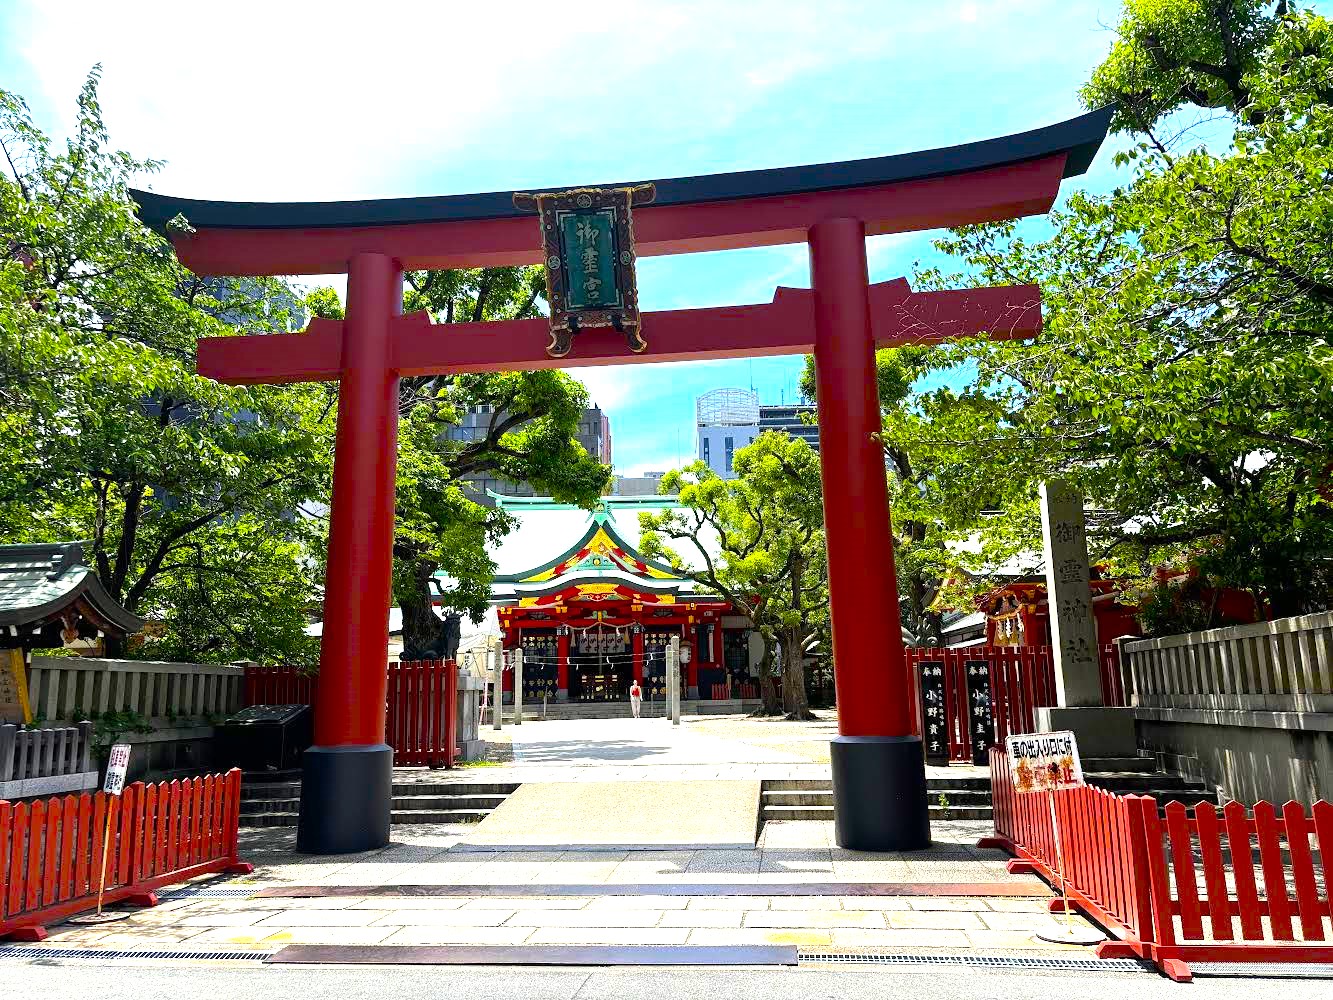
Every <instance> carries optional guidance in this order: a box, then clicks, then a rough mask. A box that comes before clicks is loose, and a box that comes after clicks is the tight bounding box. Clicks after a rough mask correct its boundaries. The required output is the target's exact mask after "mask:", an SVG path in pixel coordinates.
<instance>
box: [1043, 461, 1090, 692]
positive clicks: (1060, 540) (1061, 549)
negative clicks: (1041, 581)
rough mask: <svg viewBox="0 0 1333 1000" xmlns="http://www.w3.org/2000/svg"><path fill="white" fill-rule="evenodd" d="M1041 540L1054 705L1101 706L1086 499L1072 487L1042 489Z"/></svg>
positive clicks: (1059, 484) (1058, 484) (1061, 484)
mask: <svg viewBox="0 0 1333 1000" xmlns="http://www.w3.org/2000/svg"><path fill="white" fill-rule="evenodd" d="M1041 535H1042V547H1043V549H1044V552H1045V556H1046V599H1047V604H1048V607H1049V608H1050V616H1051V648H1052V653H1053V655H1054V658H1055V691H1056V700H1057V701H1058V702H1059V704H1060V705H1061V706H1062V707H1075V706H1087V705H1100V704H1101V703H1102V691H1101V680H1100V677H1099V673H1098V665H1097V626H1096V622H1095V619H1094V618H1093V614H1092V591H1091V589H1090V588H1089V586H1088V579H1089V574H1088V536H1087V530H1086V526H1085V523H1084V520H1083V497H1082V495H1081V494H1079V493H1078V492H1077V491H1075V490H1074V489H1073V488H1072V487H1071V486H1070V485H1069V484H1068V483H1065V482H1062V481H1060V480H1052V481H1051V482H1046V483H1042V484H1041Z"/></svg>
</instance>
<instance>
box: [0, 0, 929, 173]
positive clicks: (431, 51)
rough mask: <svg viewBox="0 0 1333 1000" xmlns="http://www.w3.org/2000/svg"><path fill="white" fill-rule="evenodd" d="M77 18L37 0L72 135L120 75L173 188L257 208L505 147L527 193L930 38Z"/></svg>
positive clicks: (435, 16) (189, 15) (242, 16)
mask: <svg viewBox="0 0 1333 1000" xmlns="http://www.w3.org/2000/svg"><path fill="white" fill-rule="evenodd" d="M127 6H130V7H132V8H133V12H132V13H128V14H127V11H126V7H127ZM58 11H59V13H58V14H57V13H56V8H52V7H51V6H50V5H48V4H41V3H38V2H36V0H29V2H28V4H27V6H26V7H25V8H22V9H21V10H20V12H19V14H18V15H17V18H18V20H19V25H18V31H17V32H16V36H17V38H19V39H21V41H19V42H18V51H19V53H20V55H21V57H22V58H23V60H24V61H25V62H26V63H27V68H28V70H29V72H30V73H31V74H32V76H33V77H35V79H36V80H37V82H38V85H39V86H40V88H41V91H42V96H43V98H44V99H45V101H46V102H47V103H48V104H49V105H50V106H51V107H53V108H56V109H58V110H59V112H60V113H61V114H62V115H65V116H66V117H65V120H64V124H65V125H66V126H68V125H69V124H70V118H69V115H70V108H71V106H72V99H73V95H74V94H75V92H76V91H77V88H78V86H79V84H80V83H81V82H82V79H83V77H84V75H85V74H86V73H87V71H88V69H89V68H90V67H91V66H92V65H93V64H94V63H97V62H102V63H104V74H105V75H104V84H103V89H102V98H103V101H102V103H103V107H104V109H105V113H106V116H107V119H108V122H109V124H110V125H111V127H112V132H113V137H114V140H115V142H116V143H117V145H118V146H121V147H123V148H127V149H130V150H131V151H133V152H136V153H140V154H142V155H152V156H158V157H163V158H165V159H166V160H167V161H168V165H167V167H166V169H165V171H164V172H163V173H162V174H161V175H160V176H159V177H158V178H157V180H156V181H155V184H154V186H155V188H156V189H158V190H162V191H167V192H169V193H173V194H181V195H186V196H193V197H205V198H228V199H256V200H283V199H302V200H313V199H336V198H360V197H377V196H389V195H393V194H405V193H406V194H413V193H440V192H437V191H435V190H426V191H422V190H416V189H415V187H414V185H413V179H414V178H419V177H420V176H421V175H422V172H423V171H426V172H428V173H429V172H431V171H432V170H433V171H434V172H436V173H440V174H443V175H444V176H446V177H447V176H449V175H450V174H451V173H454V171H453V169H452V167H453V164H454V162H455V161H457V160H458V159H459V154H460V153H461V152H462V151H463V150H465V149H466V150H468V151H469V154H470V155H472V154H475V153H476V152H477V151H478V147H483V146H484V145H485V144H486V142H487V140H488V139H490V140H494V141H495V143H496V146H497V149H502V150H503V151H504V152H505V153H507V154H511V155H509V156H508V159H507V163H508V166H507V167H506V172H507V174H508V175H509V176H507V177H506V178H504V179H497V181H496V183H494V184H488V185H485V186H484V188H483V189H487V190H494V189H497V188H499V189H503V188H504V187H505V186H508V185H514V184H517V183H519V181H517V180H516V179H515V178H517V176H518V175H519V174H521V173H523V172H524V168H525V162H524V161H525V160H526V161H527V163H533V162H534V160H533V157H532V154H533V153H534V152H537V151H538V150H540V151H541V152H542V153H545V151H546V150H548V149H550V148H557V149H558V148H560V147H561V145H562V144H567V148H570V149H571V151H572V152H575V153H578V152H579V149H578V146H579V145H580V144H581V145H583V146H585V147H586V146H587V144H588V143H590V142H593V143H595V145H596V146H597V147H598V155H599V156H600V158H601V160H602V162H603V163H604V164H605V167H604V169H614V168H615V166H616V165H617V163H618V161H619V162H620V163H623V164H624V165H626V166H629V165H631V164H632V163H633V160H634V156H633V154H632V146H633V144H632V143H625V144H621V143H618V142H617V133H618V132H619V133H631V134H632V133H633V132H635V131H636V130H649V131H652V130H655V131H658V132H660V133H662V134H666V135H670V134H672V133H677V134H680V135H682V136H684V135H686V134H687V133H688V134H690V135H691V136H697V135H699V134H707V133H708V132H710V131H712V130H715V129H718V128H725V126H726V125H727V123H729V122H730V121H732V120H734V118H735V116H736V115H737V114H739V113H740V112H741V110H742V109H743V108H744V107H746V106H747V105H748V104H749V103H750V102H752V101H754V100H757V99H759V98H760V97H762V95H763V92H764V91H766V90H768V89H770V88H772V87H775V86H778V85H780V84H783V83H786V82H789V81H790V80H791V79H792V78H793V77H796V76H799V75H801V74H803V73H808V72H812V71H814V70H817V69H819V68H821V67H826V66H829V65H830V64H845V63H847V62H849V61H851V60H855V59H858V58H868V57H870V56H872V55H875V56H877V57H882V56H883V55H884V54H885V50H892V49H894V48H896V47H897V46H899V45H900V44H901V42H902V39H903V36H904V34H905V30H906V31H910V30H911V28H910V27H908V28H907V29H904V26H903V25H902V23H901V22H900V20H899V19H896V18H895V19H892V21H890V19H885V18H880V19H871V20H868V21H867V22H866V23H865V24H863V25H862V26H861V27H860V28H859V29H858V30H857V31H856V32H855V33H854V34H853V33H849V32H848V31H847V30H846V24H845V21H846V19H847V18H848V17H850V16H851V15H852V14H853V13H855V11H854V9H853V8H849V7H846V5H842V4H833V5H831V6H829V7H828V8H827V9H820V10H816V9H815V8H814V7H813V6H812V5H806V4H802V3H798V2H789V3H773V4H764V5H762V6H760V5H757V4H754V5H752V4H749V3H731V4H716V3H709V2H702V0H700V2H688V3H681V4H675V5H667V4H661V3H655V2H652V0H625V2H617V0H591V2H590V0H585V2H583V3H581V4H578V5H571V4H566V5H561V6H560V7H558V8H552V7H551V5H549V4H547V3H537V2H513V0H511V2H506V3H500V4H463V3H456V2H455V3H439V2H399V3H395V4H381V5H378V6H372V7H370V8H362V9H361V11H360V12H359V13H358V15H357V16H356V17H351V16H349V15H350V11H348V10H346V9H339V8H338V7H337V6H335V7H332V8H330V7H328V6H325V5H313V4H310V5H307V4H297V3H276V4H275V3H259V2H255V0H238V2H234V3H230V4H228V5H226V6H225V7H218V6H216V5H212V4H182V3H177V2H168V0H143V2H139V3H136V4H132V5H127V4H123V3H114V4H108V3H104V2H93V0H67V2H65V3H62V4H61V5H60V6H59V8H58ZM890 23H892V25H893V30H892V32H890V31H889V30H888V28H887V27H885V25H887V24H890ZM926 23H927V22H926V20H925V19H924V18H922V19H920V20H919V22H918V24H919V26H921V27H922V28H924V25H925V24H926ZM849 40H850V43H849ZM665 87H669V88H670V91H671V93H672V100H670V101H663V100H661V99H660V95H661V93H662V91H663V88H665ZM525 149H526V150H527V155H526V157H525V155H524V150H525ZM586 153H587V150H586V149H585V150H583V152H582V155H586ZM462 173H463V174H464V175H466V170H464V171H462ZM478 179H479V180H480V179H481V178H478ZM578 179H582V178H575V180H578ZM552 180H553V181H555V182H560V179H559V178H552ZM527 183H541V178H540V177H538V176H531V177H528V178H527ZM444 190H445V191H457V190H461V189H460V188H448V189H444Z"/></svg>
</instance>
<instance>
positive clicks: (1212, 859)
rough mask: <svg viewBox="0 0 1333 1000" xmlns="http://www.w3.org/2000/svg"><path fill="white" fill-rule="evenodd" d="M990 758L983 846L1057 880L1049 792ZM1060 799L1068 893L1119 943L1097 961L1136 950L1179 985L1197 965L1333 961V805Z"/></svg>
mask: <svg viewBox="0 0 1333 1000" xmlns="http://www.w3.org/2000/svg"><path fill="white" fill-rule="evenodd" d="M990 765H991V795H992V801H993V803H994V809H995V832H996V835H997V836H996V837H993V838H986V839H984V840H983V841H981V845H982V846H998V847H1003V848H1004V849H1005V850H1007V851H1009V852H1010V853H1011V854H1014V855H1015V857H1016V858H1018V859H1019V860H1018V861H1017V862H1010V865H1011V867H1012V868H1014V870H1019V869H1020V868H1030V869H1032V870H1035V871H1036V872H1037V873H1038V874H1040V875H1042V877H1044V878H1046V879H1047V880H1048V881H1050V882H1051V883H1052V884H1053V885H1056V886H1058V885H1059V884H1060V880H1061V873H1060V872H1059V871H1058V870H1057V869H1058V865H1057V863H1056V844H1055V831H1054V829H1053V827H1052V823H1051V814H1050V807H1049V804H1048V802H1047V800H1046V796H1045V795H1042V794H1040V793H1036V794H1029V795H1018V794H1017V793H1015V791H1014V787H1013V780H1012V778H1011V775H1010V773H1009V759H1008V756H1007V755H1006V754H1005V753H1004V752H1003V751H1002V750H998V749H993V750H992V751H991V755H990ZM1055 799H1056V812H1057V815H1058V818H1059V823H1060V833H1061V837H1062V845H1061V846H1062V847H1063V853H1064V861H1065V871H1064V873H1063V877H1064V879H1065V883H1066V887H1067V890H1068V893H1069V897H1070V900H1071V902H1072V903H1073V904H1074V905H1075V906H1077V907H1078V908H1080V909H1082V910H1083V911H1084V912H1085V913H1087V914H1088V915H1089V916H1090V917H1092V918H1093V919H1094V920H1096V921H1097V922H1098V923H1100V924H1101V925H1102V926H1103V927H1104V928H1106V930H1107V931H1109V932H1110V933H1111V934H1112V935H1114V937H1115V938H1116V940H1114V941H1108V942H1105V943H1103V944H1102V945H1100V946H1098V949H1097V954H1098V955H1099V956H1102V957H1123V956H1127V955H1137V956H1139V957H1141V958H1144V959H1147V960H1148V961H1151V962H1154V963H1155V964H1156V965H1157V966H1158V967H1159V968H1161V969H1162V970H1163V971H1164V972H1165V973H1166V974H1167V975H1168V976H1170V977H1171V978H1173V979H1177V980H1187V979H1189V978H1190V971H1189V965H1188V962H1190V961H1196V962H1330V961H1333V899H1330V895H1331V893H1330V888H1329V884H1330V883H1329V877H1330V876H1331V875H1333V804H1330V803H1328V802H1324V801H1320V802H1316V803H1315V804H1314V806H1313V808H1312V809H1311V810H1310V812H1309V814H1308V815H1307V814H1306V811H1305V809H1304V807H1303V806H1301V804H1300V803H1298V802H1288V803H1286V804H1285V805H1284V806H1283V807H1282V810H1281V814H1280V816H1279V813H1278V810H1277V809H1276V808H1275V807H1274V806H1273V805H1272V804H1271V803H1268V802H1260V803H1258V804H1257V805H1256V806H1255V807H1254V811H1253V815H1252V816H1250V815H1248V814H1247V812H1246V809H1245V807H1244V806H1243V805H1241V804H1240V803H1238V802H1231V803H1228V804H1227V806H1226V807H1225V808H1224V809H1222V810H1221V815H1220V816H1219V814H1218V810H1217V808H1216V807H1215V806H1213V805H1212V804H1211V803H1208V802H1200V803H1197V804H1196V805H1195V806H1193V807H1192V808H1189V807H1186V806H1185V805H1183V804H1182V803H1179V802H1172V803H1170V804H1168V805H1167V807H1166V809H1165V810H1164V815H1162V814H1159V811H1158V808H1157V801H1156V800H1155V799H1154V798H1152V797H1151V796H1147V795H1126V796H1119V795H1112V794H1111V793H1109V792H1105V791H1102V790H1100V789H1096V788H1091V787H1083V788H1075V789H1068V790H1065V791H1061V792H1057V793H1056V796H1055ZM1224 841H1225V843H1224ZM1316 854H1317V855H1318V859H1319V860H1318V862H1316V860H1315V856H1316ZM1256 855H1257V861H1258V871H1257V872H1256V869H1255V862H1256ZM1261 886H1262V888H1261ZM1205 918H1206V920H1207V923H1206V924H1205V922H1204V921H1205Z"/></svg>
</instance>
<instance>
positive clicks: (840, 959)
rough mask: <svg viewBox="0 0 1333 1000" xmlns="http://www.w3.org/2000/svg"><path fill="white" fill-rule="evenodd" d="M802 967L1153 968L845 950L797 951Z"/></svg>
mask: <svg viewBox="0 0 1333 1000" xmlns="http://www.w3.org/2000/svg"><path fill="white" fill-rule="evenodd" d="M798 954H799V956H800V961H801V964H802V965H805V964H810V965H926V966H929V965H952V966H960V967H963V968H969V969H1006V970H1010V971H1027V972H1038V971H1042V972H1149V971H1151V970H1152V966H1150V965H1148V964H1146V963H1142V962H1138V961H1135V960H1134V959H1132V958H1105V959H1103V958H1011V957H1001V956H986V955H900V954H887V953H884V952H876V951H859V950H855V949H842V950H841V951H815V950H807V949H805V948H802V949H800V950H799V952H798Z"/></svg>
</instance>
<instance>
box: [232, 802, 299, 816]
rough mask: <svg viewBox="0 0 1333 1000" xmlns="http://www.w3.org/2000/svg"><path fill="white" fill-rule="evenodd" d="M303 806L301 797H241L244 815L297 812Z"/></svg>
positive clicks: (242, 813)
mask: <svg viewBox="0 0 1333 1000" xmlns="http://www.w3.org/2000/svg"><path fill="white" fill-rule="evenodd" d="M300 808H301V800H300V799H241V815H242V816H259V815H263V814H266V813H283V812H290V813H295V812H296V811H297V810H298V809H300Z"/></svg>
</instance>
